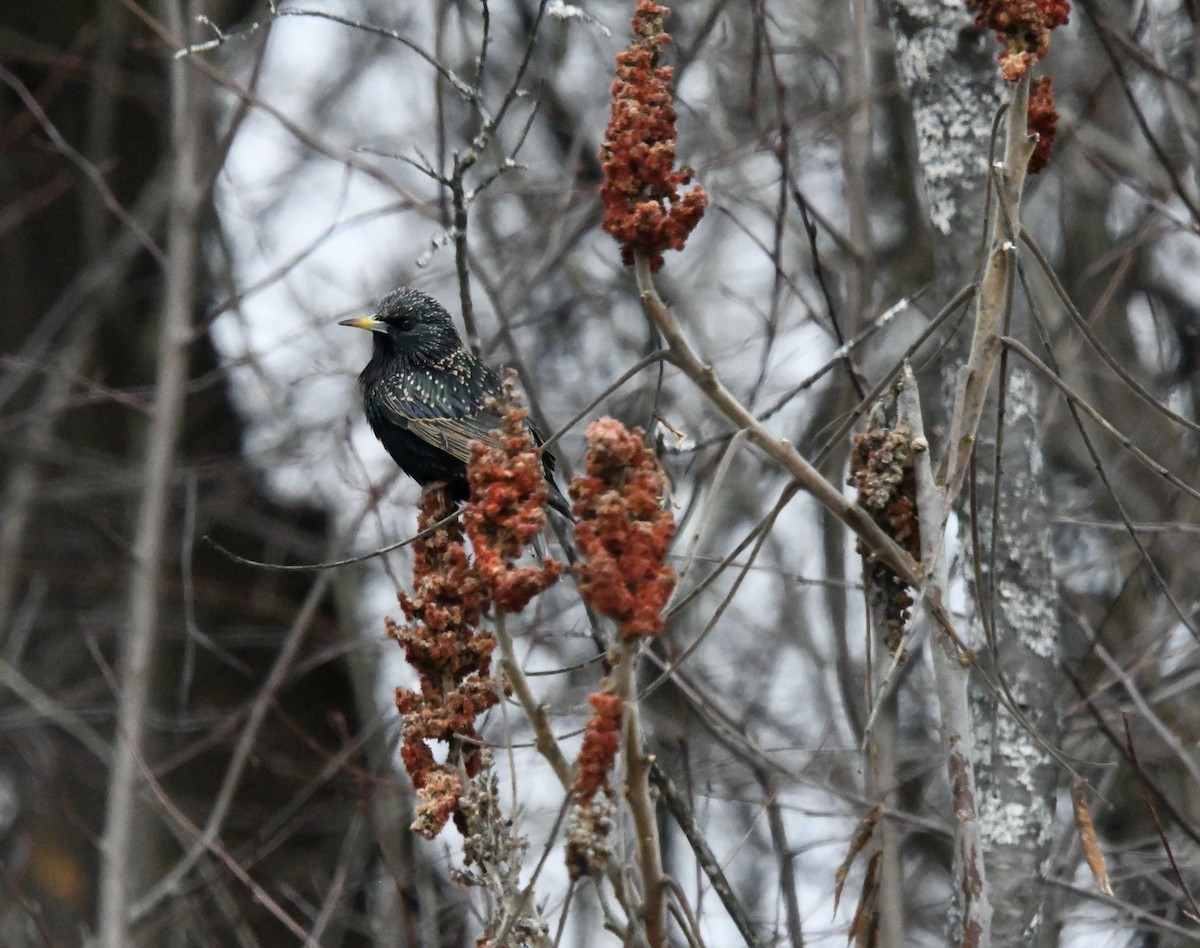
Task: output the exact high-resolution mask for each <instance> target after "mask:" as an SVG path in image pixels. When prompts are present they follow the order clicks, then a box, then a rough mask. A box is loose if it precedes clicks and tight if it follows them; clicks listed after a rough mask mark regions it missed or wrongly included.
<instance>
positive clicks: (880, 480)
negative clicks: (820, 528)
mask: <svg viewBox="0 0 1200 948" xmlns="http://www.w3.org/2000/svg"><path fill="white" fill-rule="evenodd" d="M847 483H849V484H851V485H852V486H854V487H856V488H857V489H858V502H859V503H860V504H862V506H863V507H865V508H866V509H867V510H868V511H870V513H871V517H872V518H873V519H874V520H875V522H876V523H877V524H879V526H880V527H882V528H883V529H884V530H885V531H886V532H887V533H888V535H889V536H890V537H892V539H894V540H895V541H896V542H897V543H899V544H900V545H901V546H902V547H904V549H905V550H906V551H907V552H908V553H909V555H911V556H912V557H913V558H914V559H920V557H921V525H920V520H919V519H918V517H917V482H916V476H915V474H914V470H913V444H912V440H911V435H910V433H909V430H908V426H907V425H905V424H904V423H901V424H899V425H897V426H896V427H895V428H882V427H879V428H872V429H871V430H869V431H866V432H863V433H862V434H857V435H855V436H854V438H853V442H852V447H851V451H850V476H849V478H847ZM861 551H862V547H861V544H860V552H861ZM870 571H871V586H872V589H873V595H875V596H879V597H881V598H882V601H883V605H884V612H885V614H886V615H887V620H886V622H887V628H885V629H884V630H883V636H884V644H886V645H887V647H888V648H889V649H891V650H892V651H893V652H894V651H895V650H896V649H897V648H899V646H900V642H901V641H902V638H903V634H904V629H905V628H906V627H907V625H908V620H909V618H910V617H911V611H910V610H911V607H912V604H913V598H912V594H911V592H910V591H909V589H908V587H907V586H906V585H905V584H904V582H903V580H901V579H900V577H898V576H897V575H896V574H895V573H894V572H892V570H891V567H889V566H886V565H885V564H884V563H882V562H880V561H879V560H872V561H871V564H870Z"/></svg>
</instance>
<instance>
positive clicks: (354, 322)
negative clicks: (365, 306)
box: [338, 316, 388, 332]
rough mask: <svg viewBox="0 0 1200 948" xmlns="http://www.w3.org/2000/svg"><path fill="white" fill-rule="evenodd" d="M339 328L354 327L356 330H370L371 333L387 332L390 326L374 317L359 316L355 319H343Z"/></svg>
mask: <svg viewBox="0 0 1200 948" xmlns="http://www.w3.org/2000/svg"><path fill="white" fill-rule="evenodd" d="M338 325H339V326H353V327H354V328H355V329H369V330H370V331H371V332H387V331H388V324H387V323H385V322H383V321H382V320H379V319H375V318H374V317H373V316H358V317H355V318H354V319H343V320H341V321H340V322H339V323H338Z"/></svg>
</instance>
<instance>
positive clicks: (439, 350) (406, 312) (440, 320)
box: [340, 287, 462, 362]
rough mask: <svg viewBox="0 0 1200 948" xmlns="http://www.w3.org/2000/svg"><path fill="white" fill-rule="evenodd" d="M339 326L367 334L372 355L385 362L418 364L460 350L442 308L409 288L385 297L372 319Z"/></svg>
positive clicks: (363, 319)
mask: <svg viewBox="0 0 1200 948" xmlns="http://www.w3.org/2000/svg"><path fill="white" fill-rule="evenodd" d="M340 325H342V326H353V327H354V328H355V329H369V330H371V332H372V333H374V334H375V351H376V353H377V354H381V355H384V356H385V357H389V358H400V359H408V360H412V361H415V362H422V361H426V360H431V359H436V358H439V357H440V356H444V355H445V354H446V353H448V352H452V351H454V350H455V349H457V348H459V347H461V346H462V340H461V339H459V337H458V333H457V332H455V330H454V324H453V323H452V322H451V321H450V314H449V313H447V312H446V310H445V309H444V308H443V307H442V304H441V303H439V302H438V301H437V300H435V299H434V298H433V297H431V296H428V295H426V294H425V293H422V292H421V291H420V290H414V289H412V288H411V287H401V288H400V289H398V290H394V291H392V292H391V293H389V294H388V295H387V296H385V297H384V298H383V299H382V300H381V301H380V303H379V307H378V309H376V310H375V315H374V316H362V317H360V318H358V319H343V320H342V321H341V323H340Z"/></svg>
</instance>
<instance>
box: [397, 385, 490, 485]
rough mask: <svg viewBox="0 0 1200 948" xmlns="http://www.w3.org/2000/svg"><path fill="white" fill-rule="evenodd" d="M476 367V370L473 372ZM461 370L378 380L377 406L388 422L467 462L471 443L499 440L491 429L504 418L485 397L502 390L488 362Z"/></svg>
mask: <svg viewBox="0 0 1200 948" xmlns="http://www.w3.org/2000/svg"><path fill="white" fill-rule="evenodd" d="M471 370H474V371H471ZM467 371H468V372H469V373H470V375H469V376H467V377H464V375H463V374H462V373H460V374H457V375H451V374H449V373H438V374H436V375H427V374H417V373H412V374H407V375H399V376H394V377H392V378H389V379H385V380H383V381H381V382H380V383H378V386H377V388H376V389H375V403H376V405H377V410H378V411H379V412H380V414H381V415H382V416H383V417H384V418H385V419H386V420H387V421H389V422H391V423H392V424H395V425H399V426H400V427H402V428H406V429H407V430H409V431H411V432H412V433H413V434H415V435H416V436H417V437H419V438H420V439H421V440H423V441H425V442H427V443H428V444H431V445H433V446H434V447H435V448H440V449H441V450H442V451H445V452H446V453H447V454H449V455H450V456H451V457H455V458H457V459H458V460H460V461H462V462H463V463H466V462H467V461H469V460H470V457H471V442H472V441H485V442H492V443H494V442H495V438H494V436H493V435H492V431H493V430H494V429H496V428H499V427H500V416H499V415H498V414H497V413H496V412H494V411H491V410H490V409H488V408H487V407H485V406H486V402H487V399H488V398H489V397H490V396H492V395H494V394H496V393H497V392H499V390H500V384H499V380H498V379H496V378H495V376H494V375H493V373H492V372H491V371H490V370H488V369H487V367H486V366H482V365H478V364H476V365H475V366H470V367H469V368H468V370H467Z"/></svg>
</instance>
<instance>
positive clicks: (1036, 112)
mask: <svg viewBox="0 0 1200 948" xmlns="http://www.w3.org/2000/svg"><path fill="white" fill-rule="evenodd" d="M1057 126H1058V112H1057V111H1056V110H1055V108H1054V83H1053V82H1052V81H1051V79H1050V77H1049V76H1042V77H1041V78H1040V79H1037V80H1035V81H1034V83H1033V87H1032V88H1031V89H1030V90H1029V130H1030V131H1031V132H1036V133H1037V137H1038V143H1037V147H1035V148H1034V149H1033V154H1032V155H1031V156H1030V158H1029V173H1030V174H1038V173H1039V172H1041V171H1042V170H1043V169H1044V168H1045V167H1046V166H1047V165H1048V164H1050V153H1051V152H1052V151H1053V150H1054V131H1055V128H1056V127H1057Z"/></svg>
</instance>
